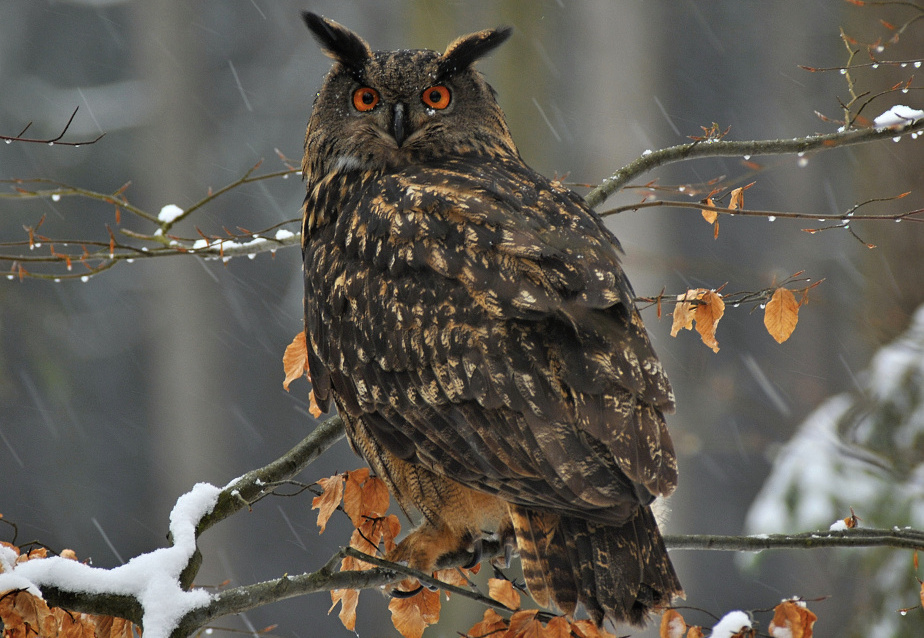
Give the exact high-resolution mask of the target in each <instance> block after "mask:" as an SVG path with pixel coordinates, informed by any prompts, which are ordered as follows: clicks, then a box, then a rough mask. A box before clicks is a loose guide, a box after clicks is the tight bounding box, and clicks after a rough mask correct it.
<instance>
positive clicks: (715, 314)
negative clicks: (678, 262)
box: [693, 290, 725, 352]
mask: <svg viewBox="0 0 924 638" xmlns="http://www.w3.org/2000/svg"><path fill="white" fill-rule="evenodd" d="M700 301H701V302H702V303H701V304H699V305H697V306H696V308H695V309H694V311H693V316H694V318H695V319H696V331H697V332H698V333H699V335H700V338H702V340H703V343H705V344H706V345H707V346H709V347H710V348H712V351H713V352H718V351H719V342H718V341H716V338H715V330H716V328H717V327H718V325H719V320H720V319H721V318H722V315H723V314H725V302H724V301H722V296H721V295H719V294H718V293H716V292H713V291H711V290H708V291H706V292H705V293H703V296H702V297H700Z"/></svg>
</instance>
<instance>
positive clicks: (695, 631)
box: [687, 625, 704, 638]
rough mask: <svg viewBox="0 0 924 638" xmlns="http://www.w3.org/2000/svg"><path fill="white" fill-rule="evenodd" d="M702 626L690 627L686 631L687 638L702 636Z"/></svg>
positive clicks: (701, 637)
mask: <svg viewBox="0 0 924 638" xmlns="http://www.w3.org/2000/svg"><path fill="white" fill-rule="evenodd" d="M703 635H704V634H703V628H702V627H700V626H698V625H697V626H694V627H690V630H689V631H688V632H687V638H703Z"/></svg>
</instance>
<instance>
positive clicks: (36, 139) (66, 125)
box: [0, 106, 106, 146]
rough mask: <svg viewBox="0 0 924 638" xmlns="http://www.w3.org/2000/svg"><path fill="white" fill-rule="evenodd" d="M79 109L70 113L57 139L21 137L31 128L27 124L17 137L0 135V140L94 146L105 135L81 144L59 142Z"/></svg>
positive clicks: (101, 134) (102, 134)
mask: <svg viewBox="0 0 924 638" xmlns="http://www.w3.org/2000/svg"><path fill="white" fill-rule="evenodd" d="M79 109H80V107H79V106H78V107H76V108H74V112H73V113H71V116H70V117H69V118H68V119H67V123H66V124H65V125H64V128H63V129H61V132H60V133H58V135H57V137H48V138H45V139H38V138H31V137H23V135H24V134H25V132H26V131H28V130H29V127H31V126H32V122H29V123H28V124H26V126H25V128H23V129H22V130H21V131H20V132H19V134H18V135H0V140H4V141H6V142H7V143H9V142H26V143H31V144H57V145H59V146H83V145H84V144H96V143H97V142H98V141H100V140H101V139H102V138H103V136H104V135H106V134H105V133H100V134H99V135H98V136H96V137H95V138H94V139H92V140H85V141H82V142H62V141H61V139H62V138H63V137H64V136H65V135H66V134H67V130H68V129H69V128H70V127H71V123H73V121H74V117H76V116H77V111H78V110H79Z"/></svg>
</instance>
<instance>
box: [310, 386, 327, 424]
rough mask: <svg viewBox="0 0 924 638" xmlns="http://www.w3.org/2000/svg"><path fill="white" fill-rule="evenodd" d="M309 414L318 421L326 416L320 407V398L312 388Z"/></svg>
mask: <svg viewBox="0 0 924 638" xmlns="http://www.w3.org/2000/svg"><path fill="white" fill-rule="evenodd" d="M308 412H310V413H311V416H313V417H314V418H316V419H317V418H318V417H319V416H321V415H322V414H324V410H322V409H321V406H319V405H318V398H317V397H316V396H314V388H312V390H311V394H309V395H308Z"/></svg>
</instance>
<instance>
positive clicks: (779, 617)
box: [767, 600, 818, 638]
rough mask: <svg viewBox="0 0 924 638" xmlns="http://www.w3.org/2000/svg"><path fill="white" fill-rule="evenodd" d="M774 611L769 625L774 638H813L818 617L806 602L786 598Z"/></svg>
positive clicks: (769, 631)
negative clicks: (813, 630)
mask: <svg viewBox="0 0 924 638" xmlns="http://www.w3.org/2000/svg"><path fill="white" fill-rule="evenodd" d="M773 611H774V615H773V620H771V621H770V625H769V627H767V632H768V633H769V634H770V635H771V636H773V638H812V627H813V626H814V625H815V621H816V620H817V619H818V617H817V616H816V615H815V614H813V613H812V612H811V611H809V610H808V607H806V606H805V604H804V603H800V602H794V601H792V600H784V601H783V602H781V603H780V604H779V605H777V606H776V607H774V608H773Z"/></svg>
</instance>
